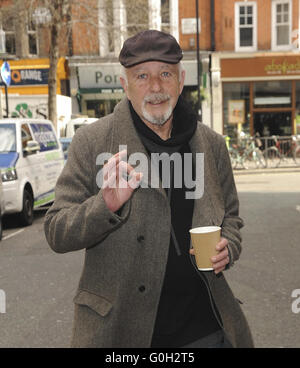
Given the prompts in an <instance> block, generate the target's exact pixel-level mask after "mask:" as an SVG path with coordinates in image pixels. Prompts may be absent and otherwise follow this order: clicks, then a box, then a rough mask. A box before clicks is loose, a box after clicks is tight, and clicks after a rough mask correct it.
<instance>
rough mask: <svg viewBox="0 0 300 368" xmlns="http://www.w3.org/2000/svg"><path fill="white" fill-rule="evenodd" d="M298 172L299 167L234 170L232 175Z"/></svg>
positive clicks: (299, 170)
mask: <svg viewBox="0 0 300 368" xmlns="http://www.w3.org/2000/svg"><path fill="white" fill-rule="evenodd" d="M292 172H300V166H295V165H294V166H280V167H273V168H271V167H270V168H265V169H261V168H259V169H235V170H233V173H234V175H249V174H278V173H292Z"/></svg>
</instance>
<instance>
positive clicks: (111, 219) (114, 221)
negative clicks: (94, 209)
mask: <svg viewBox="0 0 300 368" xmlns="http://www.w3.org/2000/svg"><path fill="white" fill-rule="evenodd" d="M109 223H110V224H112V225H116V223H117V220H116V219H114V218H110V219H109Z"/></svg>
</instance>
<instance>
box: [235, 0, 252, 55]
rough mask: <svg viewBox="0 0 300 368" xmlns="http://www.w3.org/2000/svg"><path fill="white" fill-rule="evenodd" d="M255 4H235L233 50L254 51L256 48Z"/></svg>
mask: <svg viewBox="0 0 300 368" xmlns="http://www.w3.org/2000/svg"><path fill="white" fill-rule="evenodd" d="M256 24H257V9H256V2H242V3H240V2H238V3H235V50H236V51H255V50H256V48H257V36H256V35H257V30H256V28H257V26H256Z"/></svg>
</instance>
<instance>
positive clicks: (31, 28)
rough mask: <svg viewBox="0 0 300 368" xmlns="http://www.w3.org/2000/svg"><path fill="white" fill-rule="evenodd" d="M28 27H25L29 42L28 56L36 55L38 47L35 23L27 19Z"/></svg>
mask: <svg viewBox="0 0 300 368" xmlns="http://www.w3.org/2000/svg"><path fill="white" fill-rule="evenodd" d="M28 19H29V20H28V26H27V33H28V42H29V54H31V55H37V53H38V45H37V31H36V25H35V23H34V22H33V21H32V20H30V17H28Z"/></svg>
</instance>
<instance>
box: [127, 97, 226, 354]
mask: <svg viewBox="0 0 300 368" xmlns="http://www.w3.org/2000/svg"><path fill="white" fill-rule="evenodd" d="M130 109H131V115H132V118H133V121H134V125H135V128H136V130H137V131H138V134H139V135H140V138H141V140H142V141H143V143H144V145H145V147H146V149H147V150H148V153H149V154H150V153H154V152H155V153H161V152H164V151H168V153H169V154H170V147H173V151H172V152H179V153H180V154H181V156H182V165H183V167H182V183H183V186H182V187H181V188H174V186H173V185H171V188H166V191H167V193H168V191H169V190H170V191H171V193H168V195H170V206H171V223H172V227H173V229H174V232H175V237H176V239H174V238H173V237H172V236H170V246H169V254H168V261H167V266H166V272H165V278H164V282H163V287H162V290H161V296H160V301H159V306H158V310H157V316H156V322H155V327H154V333H153V337H152V343H151V347H153V348H164V347H170V348H176V347H180V346H184V345H186V344H188V343H190V342H193V341H195V340H198V339H200V338H201V337H204V336H207V335H209V334H211V333H213V332H215V331H217V330H219V329H220V326H219V325H218V322H217V320H216V318H215V315H214V313H213V310H212V306H211V301H210V299H209V294H208V290H207V287H206V285H205V284H204V282H203V280H202V279H201V277H200V276H199V274H198V272H197V271H196V270H195V268H194V267H193V265H192V263H191V260H190V255H189V248H190V234H189V230H190V229H191V227H192V217H193V210H194V200H193V199H186V198H185V194H186V188H185V186H184V180H183V176H184V160H183V155H184V154H185V153H191V150H190V146H189V141H190V139H191V137H192V136H193V134H194V132H195V129H196V124H197V121H196V118H195V117H194V116H193V115H192V114H191V113H190V111H189V110H187V107H186V105H185V104H184V102H183V101H182V100H181V99H180V100H179V101H178V104H177V106H176V108H175V110H174V117H173V129H172V134H171V138H170V139H168V140H166V141H164V140H162V139H161V138H160V137H159V136H158V135H156V133H154V132H153V131H152V130H151V129H150V128H148V127H147V125H146V124H145V123H143V121H142V120H141V119H140V118H139V116H138V115H137V114H136V112H135V111H134V109H133V107H132V106H130ZM157 150H159V152H157ZM160 174H161V172H160ZM170 175H174V173H172V172H171V173H170ZM171 183H172V180H171ZM174 241H177V243H178V245H179V247H180V255H178V253H177V252H176V249H175V244H174Z"/></svg>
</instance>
